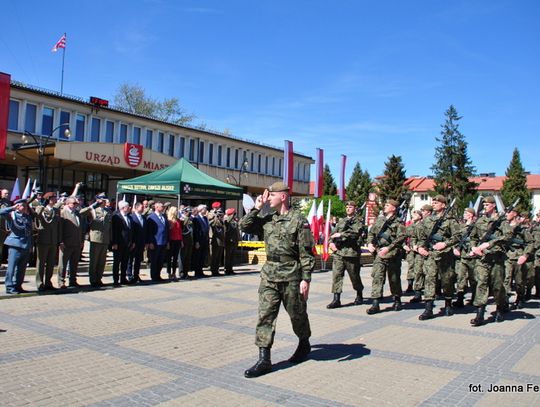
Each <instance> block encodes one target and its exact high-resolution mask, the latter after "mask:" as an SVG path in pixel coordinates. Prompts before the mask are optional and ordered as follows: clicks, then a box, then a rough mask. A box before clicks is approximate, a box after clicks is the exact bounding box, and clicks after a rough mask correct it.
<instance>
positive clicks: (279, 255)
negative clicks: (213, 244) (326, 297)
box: [240, 182, 315, 378]
mask: <svg viewBox="0 0 540 407" xmlns="http://www.w3.org/2000/svg"><path fill="white" fill-rule="evenodd" d="M267 202H268V204H269V205H270V208H272V209H273V210H274V212H272V213H270V214H268V215H265V216H262V215H260V210H261V209H262V207H263V205H264V204H265V203H267ZM240 228H241V229H242V230H243V231H244V232H246V233H251V234H256V235H258V236H261V233H262V231H264V243H265V247H266V256H267V261H266V263H265V264H264V266H263V267H262V270H261V284H260V287H259V318H258V322H257V328H256V338H255V345H257V346H258V347H259V360H258V361H257V362H256V363H255V365H253V366H252V367H251V368H249V369H248V370H246V371H245V372H244V376H245V377H248V378H249V377H258V376H262V375H264V374H266V373H269V372H270V371H271V370H272V362H271V361H270V348H271V347H272V344H273V342H274V334H275V321H276V319H277V316H278V312H279V307H280V304H281V303H282V302H283V306H284V307H285V310H286V311H287V312H288V314H289V316H290V318H291V323H292V326H293V330H294V333H295V334H296V336H298V338H299V340H300V342H299V344H298V347H297V349H296V351H295V352H294V354H293V355H292V357H291V358H290V359H289V361H290V362H292V363H300V362H303V361H304V360H306V358H307V356H308V354H309V352H310V351H311V345H310V343H309V337H310V336H311V329H310V325H309V319H308V315H307V299H308V294H309V284H310V281H311V272H312V271H313V268H314V267H315V258H314V256H313V247H314V245H315V242H314V241H313V236H312V235H311V231H310V229H309V224H308V222H307V220H306V218H305V217H304V216H302V215H301V214H300V213H299V212H297V211H295V210H292V209H289V187H288V186H287V185H285V184H284V183H282V182H276V183H274V184H272V185H271V186H270V187H269V188H268V189H267V190H265V191H264V193H263V194H262V195H259V196H258V197H257V199H256V201H255V207H254V208H253V209H252V210H251V212H249V213H248V214H247V215H245V216H244V217H243V218H242V220H241V221H240Z"/></svg>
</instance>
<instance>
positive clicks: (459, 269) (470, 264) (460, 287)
mask: <svg viewBox="0 0 540 407" xmlns="http://www.w3.org/2000/svg"><path fill="white" fill-rule="evenodd" d="M473 227H474V224H472V225H467V224H465V223H464V224H462V225H460V226H459V228H460V236H461V238H460V242H461V247H459V250H460V256H459V258H458V259H457V260H456V274H457V291H458V294H459V293H465V291H466V290H467V281H468V282H469V287H470V289H471V292H472V293H473V294H472V296H473V298H474V294H475V291H476V277H475V276H474V267H475V264H476V258H475V257H474V256H471V250H472V246H471V232H472V228H473ZM466 234H468V236H466V237H464V235H466Z"/></svg>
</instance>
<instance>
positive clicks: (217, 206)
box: [212, 201, 221, 209]
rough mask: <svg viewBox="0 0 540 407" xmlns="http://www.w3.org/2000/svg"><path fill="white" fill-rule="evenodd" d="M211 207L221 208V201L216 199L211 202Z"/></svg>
mask: <svg viewBox="0 0 540 407" xmlns="http://www.w3.org/2000/svg"><path fill="white" fill-rule="evenodd" d="M212 208H214V209H217V208H221V202H217V201H216V202H213V203H212Z"/></svg>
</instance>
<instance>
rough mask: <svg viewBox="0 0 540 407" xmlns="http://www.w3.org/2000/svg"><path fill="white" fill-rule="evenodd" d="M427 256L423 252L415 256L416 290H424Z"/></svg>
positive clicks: (414, 287)
mask: <svg viewBox="0 0 540 407" xmlns="http://www.w3.org/2000/svg"><path fill="white" fill-rule="evenodd" d="M425 259H426V258H425V257H424V256H422V255H421V254H417V255H416V256H414V286H413V289H414V291H422V290H423V289H424V285H425V282H426V276H425V274H424V261H425Z"/></svg>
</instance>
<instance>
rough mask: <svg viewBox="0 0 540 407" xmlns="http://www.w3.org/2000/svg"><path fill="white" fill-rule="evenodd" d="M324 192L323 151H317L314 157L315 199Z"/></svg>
mask: <svg viewBox="0 0 540 407" xmlns="http://www.w3.org/2000/svg"><path fill="white" fill-rule="evenodd" d="M323 191H324V151H323V150H322V149H320V148H318V149H317V153H316V157H315V191H314V194H313V195H314V196H315V198H320V197H321V196H322V195H323Z"/></svg>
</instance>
